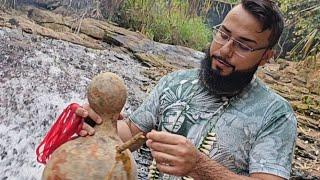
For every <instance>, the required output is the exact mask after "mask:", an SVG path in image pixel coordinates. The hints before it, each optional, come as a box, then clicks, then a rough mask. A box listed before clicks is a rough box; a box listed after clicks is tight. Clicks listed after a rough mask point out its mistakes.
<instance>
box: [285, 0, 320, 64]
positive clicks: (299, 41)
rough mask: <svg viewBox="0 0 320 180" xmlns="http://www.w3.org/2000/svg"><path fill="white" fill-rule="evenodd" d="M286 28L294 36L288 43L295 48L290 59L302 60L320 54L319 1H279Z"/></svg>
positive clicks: (289, 56) (290, 53)
mask: <svg viewBox="0 0 320 180" xmlns="http://www.w3.org/2000/svg"><path fill="white" fill-rule="evenodd" d="M279 1H280V3H281V6H280V7H281V10H282V11H283V13H284V17H285V22H286V28H287V29H289V28H292V29H293V34H292V36H291V38H290V39H288V41H291V43H292V44H294V46H293V47H292V49H291V51H290V52H289V53H288V57H287V58H289V59H292V60H301V59H304V58H306V57H307V56H316V54H317V53H319V52H320V46H319V43H320V32H319V29H320V4H319V1H318V0H307V1H306V0H279Z"/></svg>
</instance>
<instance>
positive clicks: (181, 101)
mask: <svg viewBox="0 0 320 180" xmlns="http://www.w3.org/2000/svg"><path fill="white" fill-rule="evenodd" d="M198 72H199V70H198V69H192V70H184V71H177V72H174V73H171V74H169V75H167V76H165V77H163V78H162V79H161V80H160V81H159V83H158V84H157V86H156V87H155V88H154V89H153V91H152V92H151V94H150V96H149V97H148V98H147V99H146V100H145V101H144V102H143V104H142V105H141V106H140V107H139V108H138V109H137V110H136V111H135V112H133V113H132V114H131V116H130V117H129V118H130V119H131V121H132V122H133V123H134V124H135V125H137V127H139V128H140V129H141V130H142V131H144V132H149V131H151V130H152V129H157V130H159V131H167V132H171V133H175V134H180V135H183V136H185V137H187V138H188V139H189V140H191V142H192V143H193V144H194V145H195V146H196V147H199V146H200V144H201V142H202V139H203V138H204V137H205V136H206V134H207V133H208V132H214V133H216V136H217V138H216V139H217V140H216V141H215V142H214V145H213V146H212V149H211V150H210V154H209V156H210V158H212V159H213V160H215V161H217V162H219V163H220V164H221V165H223V166H225V167H227V168H229V169H230V170H231V171H233V172H235V173H237V174H240V175H249V174H250V173H258V172H260V173H269V174H273V175H277V176H280V177H283V178H287V179H288V178H289V177H290V171H291V162H292V157H293V150H294V144H295V143H294V142H295V137H296V133H297V129H296V118H295V116H294V112H293V110H292V108H291V107H290V105H289V104H288V102H287V101H286V100H285V99H283V98H282V97H280V96H279V95H277V94H276V93H274V92H272V91H271V90H270V89H269V88H268V87H266V86H265V85H264V83H263V82H261V80H259V79H258V78H254V79H253V80H252V81H251V83H250V84H249V85H248V86H247V87H246V88H245V89H244V90H243V91H242V92H241V93H240V94H239V95H237V96H236V97H233V98H229V99H228V98H226V97H216V96H212V95H209V93H208V92H207V91H206V89H204V88H203V87H202V86H201V85H200V83H199V79H198ZM223 104H224V105H223ZM134 156H135V159H136V162H137V165H138V176H139V179H148V178H147V177H148V171H149V166H150V164H151V162H152V157H151V153H150V150H149V149H148V148H147V147H146V146H143V147H142V148H141V149H140V150H138V151H137V152H135V153H134ZM159 179H181V178H179V177H174V176H170V175H168V174H162V173H160V178H159Z"/></svg>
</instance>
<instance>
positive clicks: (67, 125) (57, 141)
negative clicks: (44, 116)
mask: <svg viewBox="0 0 320 180" xmlns="http://www.w3.org/2000/svg"><path fill="white" fill-rule="evenodd" d="M78 107H80V105H79V104H76V103H72V104H70V105H69V106H68V107H67V108H66V109H64V111H63V112H62V114H60V116H59V118H58V119H57V120H56V122H55V123H54V124H53V126H52V127H51V129H50V130H49V132H48V133H47V135H46V137H45V138H44V140H43V141H42V142H41V143H40V144H39V146H38V147H37V149H36V154H37V161H38V162H39V163H42V164H46V163H47V161H48V159H49V158H50V156H51V154H52V153H53V151H54V150H56V149H57V148H58V147H59V146H61V145H62V144H63V143H65V142H67V141H69V140H71V139H74V138H75V137H77V136H78V135H77V134H79V132H80V131H81V129H82V125H83V118H82V117H80V116H77V115H76V114H75V111H76V109H77V108H78Z"/></svg>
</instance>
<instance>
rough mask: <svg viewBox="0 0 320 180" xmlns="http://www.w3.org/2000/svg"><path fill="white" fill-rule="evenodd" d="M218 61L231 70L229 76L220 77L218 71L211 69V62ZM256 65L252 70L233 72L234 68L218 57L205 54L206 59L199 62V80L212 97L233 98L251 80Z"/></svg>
mask: <svg viewBox="0 0 320 180" xmlns="http://www.w3.org/2000/svg"><path fill="white" fill-rule="evenodd" d="M213 58H214V60H215V61H216V59H219V60H220V61H222V63H224V64H227V65H229V66H230V67H232V68H233V71H232V73H231V74H229V75H227V76H221V75H220V71H221V70H220V69H212V67H211V66H212V60H213ZM257 69H258V64H257V65H255V66H254V67H253V68H250V69H248V70H244V71H235V67H234V66H232V65H231V64H229V63H228V62H227V61H225V60H224V59H223V58H222V57H219V56H214V55H213V56H210V53H209V52H207V53H206V57H205V58H204V59H203V60H202V61H201V68H200V72H199V78H200V82H201V84H202V85H203V86H204V87H205V88H206V89H207V90H208V91H209V93H210V94H213V95H221V96H234V95H236V94H237V93H239V92H240V91H241V90H242V89H243V88H244V87H246V86H247V85H248V84H249V83H250V82H251V80H252V78H253V76H254V74H255V72H256V71H257Z"/></svg>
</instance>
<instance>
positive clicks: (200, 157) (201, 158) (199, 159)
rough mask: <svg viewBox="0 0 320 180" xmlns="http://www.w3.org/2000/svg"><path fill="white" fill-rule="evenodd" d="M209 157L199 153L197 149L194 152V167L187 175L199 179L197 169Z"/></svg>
mask: <svg viewBox="0 0 320 180" xmlns="http://www.w3.org/2000/svg"><path fill="white" fill-rule="evenodd" d="M207 158H209V157H207V156H206V155H205V154H203V153H201V152H200V151H198V150H197V152H196V162H195V167H194V168H192V170H191V171H190V172H189V173H188V176H190V177H192V178H193V179H201V178H200V174H201V173H200V172H199V169H200V168H201V167H203V164H204V163H206V161H207V160H206V159H207Z"/></svg>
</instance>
